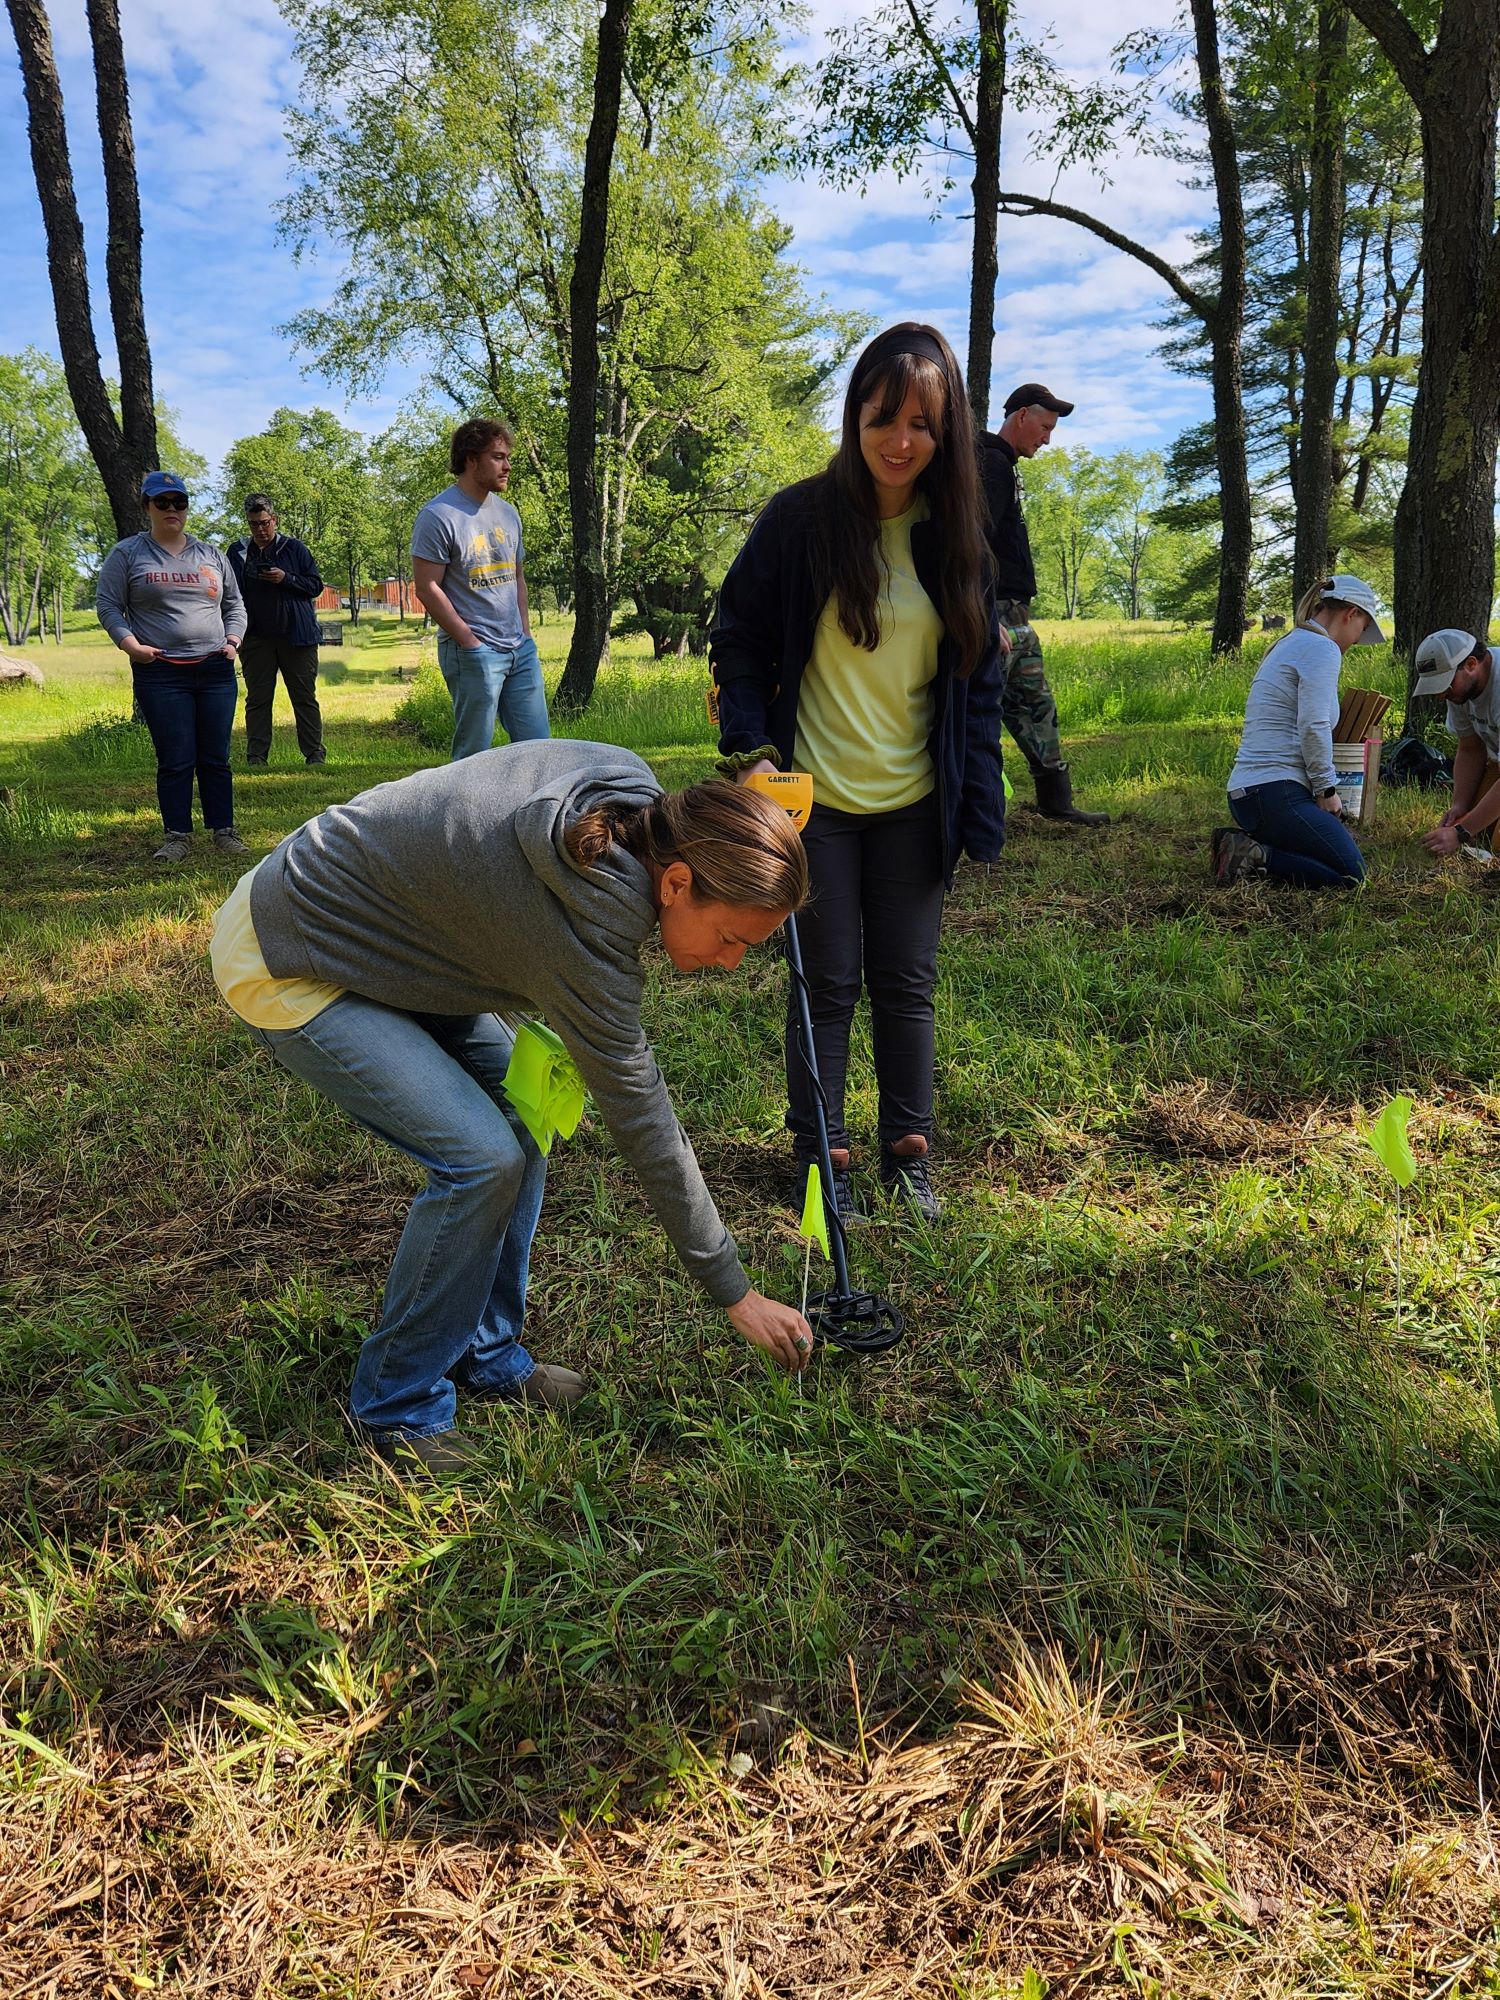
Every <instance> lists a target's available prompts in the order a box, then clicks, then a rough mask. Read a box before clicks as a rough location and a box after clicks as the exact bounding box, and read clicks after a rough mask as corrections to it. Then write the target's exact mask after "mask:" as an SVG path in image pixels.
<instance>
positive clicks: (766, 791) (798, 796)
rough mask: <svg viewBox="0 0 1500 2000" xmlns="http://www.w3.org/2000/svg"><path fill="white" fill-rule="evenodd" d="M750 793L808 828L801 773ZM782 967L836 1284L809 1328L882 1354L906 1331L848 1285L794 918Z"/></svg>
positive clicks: (812, 1312)
mask: <svg viewBox="0 0 1500 2000" xmlns="http://www.w3.org/2000/svg"><path fill="white" fill-rule="evenodd" d="M743 782H744V783H745V784H746V785H748V786H749V787H750V789H751V790H752V791H756V792H759V793H761V794H762V796H763V797H765V798H768V799H770V800H771V801H772V803H773V804H774V805H779V806H784V807H785V809H786V811H787V812H788V813H789V814H790V815H791V821H792V824H793V826H795V827H796V829H797V831H798V833H801V831H802V829H803V828H804V827H805V826H806V825H807V819H808V814H809V813H810V812H811V811H812V802H813V781H812V779H811V778H810V777H809V776H808V775H807V773H806V772H805V771H754V772H752V773H751V774H750V776H749V777H748V778H746V779H744V780H743ZM786 962H787V969H788V970H789V971H790V973H791V976H792V993H793V995H794V997H795V1000H796V1006H797V1044H798V1049H799V1052H800V1054H801V1057H802V1060H803V1062H804V1063H805V1064H806V1065H807V1073H808V1076H809V1077H810V1078H811V1080H812V1091H813V1119H814V1123H815V1124H816V1126H817V1132H818V1167H819V1171H820V1173H821V1174H822V1178H823V1213H824V1215H825V1216H826V1217H827V1218H828V1249H829V1254H830V1256H831V1257H832V1259H833V1274H834V1277H835V1279H836V1280H837V1283H836V1284H835V1286H834V1288H833V1290H832V1291H828V1292H818V1293H816V1294H815V1295H814V1296H813V1297H812V1298H810V1299H809V1300H808V1302H807V1318H808V1324H809V1325H810V1326H811V1327H812V1329H813V1332H814V1333H815V1334H817V1335H818V1336H819V1337H820V1338H822V1339H823V1340H826V1341H828V1342H830V1343H831V1345H833V1346H834V1347H842V1348H843V1349H844V1350H845V1352H846V1353H848V1354H884V1353H885V1352H886V1350H887V1349H888V1348H892V1347H894V1346H895V1345H896V1342H897V1341H898V1340H899V1339H900V1338H901V1335H902V1333H903V1331H904V1330H905V1322H904V1321H903V1320H902V1317H901V1314H900V1313H899V1312H898V1311H897V1309H896V1308H895V1306H893V1305H892V1304H891V1302H890V1300H889V1299H885V1298H881V1297H880V1296H879V1294H878V1293H876V1292H856V1291H855V1290H854V1288H853V1287H852V1285H851V1284H850V1283H849V1258H848V1253H847V1250H846V1247H845V1243H844V1225H843V1221H842V1219H841V1217H840V1215H839V1212H838V1204H837V1203H836V1202H835V1200H834V1198H833V1155H832V1152H831V1151H830V1149H829V1145H828V1099H827V1098H826V1097H825V1096H824V1094H823V1079H822V1078H821V1077H820V1076H819V1075H818V1056H817V1050H816V1047H815V1046H814V1043H813V1027H812V1007H811V1004H810V1001H809V996H808V985H807V974H806V973H805V972H804V971H803V969H802V943H801V940H800V938H799V937H798V936H797V919H796V917H795V916H789V917H788V918H787V920H786Z"/></svg>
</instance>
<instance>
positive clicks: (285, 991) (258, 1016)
mask: <svg viewBox="0 0 1500 2000" xmlns="http://www.w3.org/2000/svg"><path fill="white" fill-rule="evenodd" d="M264 866H265V863H264V862H260V863H257V867H264ZM255 875H256V869H255V868H252V869H251V870H250V873H249V874H248V875H242V876H241V877H240V879H239V881H238V882H236V883H235V885H234V891H233V893H232V895H231V896H230V898H229V901H228V902H227V903H225V904H224V905H223V907H222V908H221V909H219V910H217V911H216V912H215V913H214V935H213V942H212V944H210V946H209V948H208V959H209V963H210V965H212V967H213V972H214V984H215V986H217V987H218V989H219V992H220V993H221V994H222V996H223V998H224V1001H225V1004H226V1005H227V1006H229V1007H232V1008H233V1010H234V1012H235V1013H236V1014H238V1015H239V1017H240V1019H241V1020H242V1021H247V1022H248V1023H249V1025H250V1026H251V1027H252V1028H305V1027H306V1026H307V1024H308V1022H309V1021H311V1020H312V1019H314V1017H315V1016H317V1015H319V1014H321V1013H322V1011H323V1009H324V1008H325V1007H329V1006H331V1005H332V1004H333V1002H334V1001H335V1000H337V999H338V997H339V995H340V994H341V993H343V992H345V991H346V990H347V989H346V988H345V987H342V986H334V985H332V984H331V983H330V982H329V981H328V980H326V979H278V978H277V977H276V975H275V974H274V973H273V972H272V971H271V970H270V968H269V966H268V965H267V964H266V961H265V959H264V957H263V956H262V955H261V949H260V940H259V938H257V937H256V935H255V925H254V924H253V923H252V922H251V920H250V884H251V883H252V882H253V881H254V880H255Z"/></svg>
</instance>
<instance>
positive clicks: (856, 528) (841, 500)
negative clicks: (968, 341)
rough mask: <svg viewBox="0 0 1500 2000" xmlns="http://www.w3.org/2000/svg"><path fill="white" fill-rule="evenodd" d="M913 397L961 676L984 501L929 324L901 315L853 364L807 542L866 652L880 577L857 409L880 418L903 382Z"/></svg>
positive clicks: (976, 612)
mask: <svg viewBox="0 0 1500 2000" xmlns="http://www.w3.org/2000/svg"><path fill="white" fill-rule="evenodd" d="M913 389H915V390H916V392H917V395H918V397H919V398H920V399H921V404H922V411H923V414H924V415H925V416H926V418H927V422H928V424H929V426H930V428H931V431H932V435H933V437H934V438H935V439H936V440H937V450H936V451H935V452H934V453H933V455H932V459H931V462H930V463H929V464H928V466H927V467H926V469H925V470H924V471H923V472H922V474H921V476H920V477H919V478H918V480H917V491H918V492H919V493H921V494H922V495H924V496H925V498H926V501H927V505H928V509H929V512H930V514H931V518H932V521H933V523H934V525H935V526H936V528H937V530H938V534H939V537H940V540H941V544H942V551H943V555H942V598H943V601H942V603H941V604H940V605H939V606H938V610H939V611H940V612H941V614H942V619H943V625H944V629H945V630H946V632H947V635H948V637H949V638H950V639H952V640H953V642H954V645H955V646H956V648H957V650H958V671H959V674H960V675H961V676H963V677H964V678H967V676H968V675H970V674H971V673H973V671H974V669H975V668H976V667H977V666H978V665H979V662H980V660H981V658H982V657H983V655H984V649H985V646H986V644H987V643H988V639H989V626H990V617H989V606H988V604H987V603H986V601H985V589H984V586H985V580H986V577H987V574H988V571H989V567H990V555H989V549H988V547H987V545H986V542H985V538H984V504H983V500H982V498H981V495H980V488H979V460H978V455H977V449H976V440H975V437H974V420H973V416H972V414H971V412H970V409H969V402H968V398H967V396H966V395H965V393H964V383H963V376H962V375H961V374H960V373H959V367H958V358H957V356H956V355H955V354H954V352H953V349H952V348H951V347H950V346H949V345H948V343H947V341H946V340H944V338H943V336H942V335H941V334H940V333H939V332H938V330H937V328H936V327H935V326H923V325H921V324H920V323H919V322H918V321H916V320H903V321H902V322H901V324H900V325H899V326H890V327H887V328H886V330H885V332H884V333H880V334H877V335H876V336H875V338H874V339H873V340H872V341H871V342H870V344H869V346H868V347H867V348H866V349H865V351H864V353H863V354H861V355H860V357H859V359H858V361H856V362H855V364H854V372H853V374H852V375H851V376H850V377H849V387H848V390H847V392H846V394H845V396H844V416H843V427H842V430H841V432H840V436H839V447H838V450H837V451H836V452H835V453H834V455H833V458H832V460H831V461H830V463H829V466H828V469H827V471H826V472H822V473H819V474H818V475H817V477H816V478H815V479H811V480H808V481H807V482H806V485H807V487H808V489H809V490H810V491H811V492H812V495H813V498H814V501H815V505H816V519H817V523H818V529H817V539H816V542H815V544H814V563H815V566H816V567H815V574H816V577H817V583H818V589H819V593H820V596H822V597H824V598H825V599H826V598H827V597H830V596H832V597H836V598H837V600H838V616H839V624H840V625H841V626H842V627H843V629H844V631H845V632H846V633H847V634H848V635H849V637H850V638H851V639H852V640H853V641H854V643H855V645H856V646H863V647H865V648H866V649H867V650H868V651H870V652H872V653H873V652H874V650H875V648H876V647H877V646H878V645H879V643H880V592H881V585H882V583H883V581H884V579H883V578H882V576H881V574H880V562H879V559H878V555H877V551H878V550H879V547H880V515H879V513H878V511H877V509H876V504H875V482H874V480H873V479H871V477H870V470H869V467H868V466H867V465H866V464H865V460H864V453H863V452H862V451H861V449H860V441H859V434H860V423H859V420H860V412H861V410H862V409H863V406H864V405H865V404H866V403H874V404H875V405H876V412H875V422H876V423H877V424H888V423H889V422H890V421H891V419H892V417H894V416H895V414H896V412H897V411H898V410H899V409H900V408H901V405H902V404H903V403H904V402H905V401H906V398H907V396H908V394H909V393H910V392H911V390H913Z"/></svg>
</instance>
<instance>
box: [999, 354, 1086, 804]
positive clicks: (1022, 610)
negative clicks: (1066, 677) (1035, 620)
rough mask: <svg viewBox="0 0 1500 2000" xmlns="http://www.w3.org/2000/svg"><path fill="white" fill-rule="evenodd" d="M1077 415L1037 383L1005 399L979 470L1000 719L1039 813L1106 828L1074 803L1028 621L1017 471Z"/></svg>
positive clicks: (1026, 553) (1030, 585)
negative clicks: (1005, 646) (1006, 638)
mask: <svg viewBox="0 0 1500 2000" xmlns="http://www.w3.org/2000/svg"><path fill="white" fill-rule="evenodd" d="M1072 412H1073V405H1072V404H1071V403H1065V402H1063V400H1062V399H1061V397H1059V396H1054V395H1053V393H1052V391H1051V390H1050V389H1046V388H1043V386H1042V384H1041V383H1040V382H1023V383H1022V384H1021V386H1020V388H1019V389H1015V390H1012V392H1011V394H1010V395H1009V396H1008V397H1007V398H1006V400H1005V422H1004V423H1003V424H1002V425H1001V426H1000V429H999V430H998V431H981V432H980V434H979V472H980V478H981V479H982V481H983V483H984V497H985V501H986V504H987V505H988V507H989V516H990V525H989V541H990V550H991V553H992V554H993V555H994V558H995V570H996V577H995V589H996V593H997V595H998V597H999V600H1000V606H999V609H1000V622H1001V624H1002V625H1003V626H1005V627H1006V628H1007V629H1008V631H1009V632H1010V657H1009V659H1008V660H1007V661H1006V663H1005V664H1006V670H1007V671H1006V676H1005V693H1004V696H1003V697H1002V700H1001V705H1000V714H1001V718H1002V719H1003V721H1004V723H1005V726H1006V728H1007V729H1008V730H1009V731H1010V733H1011V735H1012V736H1013V737H1014V738H1015V740H1016V743H1017V746H1018V747H1019V749H1020V751H1021V754H1022V756H1023V757H1024V758H1025V759H1026V762H1027V763H1028V764H1029V765H1030V767H1031V776H1032V779H1033V782H1034V783H1035V785H1036V802H1037V807H1038V810H1039V811H1040V812H1042V813H1043V814H1044V815H1045V816H1046V817H1047V818H1048V819H1061V820H1067V821H1069V822H1070V823H1071V824H1072V825H1074V826H1108V825H1109V814H1108V813H1097V812H1085V811H1084V810H1083V809H1082V807H1081V806H1075V805H1074V803H1073V780H1072V777H1071V775H1070V774H1069V771H1068V766H1067V764H1066V762H1065V761H1064V758H1063V753H1062V739H1061V737H1060V736H1059V734H1058V727H1057V703H1056V701H1055V700H1054V699H1053V695H1052V690H1051V688H1050V687H1048V685H1047V673H1046V669H1045V667H1044V665H1043V663H1042V642H1041V640H1040V639H1039V638H1038V637H1037V634H1036V629H1035V627H1034V626H1033V625H1032V623H1031V600H1032V598H1033V597H1035V596H1036V570H1035V568H1034V567H1033V565H1032V561H1031V542H1030V539H1029V537H1028V536H1027V533H1026V520H1025V516H1024V515H1023V514H1022V512H1021V486H1020V479H1019V477H1018V475H1017V471H1016V467H1017V463H1018V461H1019V460H1021V459H1023V458H1034V457H1035V456H1036V454H1037V453H1038V452H1039V451H1040V450H1041V448H1042V446H1043V445H1044V444H1045V443H1046V442H1047V440H1048V439H1049V438H1050V437H1051V435H1052V433H1053V431H1054V430H1055V429H1056V428H1057V420H1058V418H1059V417H1066V416H1071V415H1072Z"/></svg>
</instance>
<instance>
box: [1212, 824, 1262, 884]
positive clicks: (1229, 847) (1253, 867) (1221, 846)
mask: <svg viewBox="0 0 1500 2000" xmlns="http://www.w3.org/2000/svg"><path fill="white" fill-rule="evenodd" d="M1211 850H1212V854H1213V870H1214V881H1215V882H1216V883H1217V884H1218V886H1219V887H1220V888H1221V889H1227V888H1228V887H1229V885H1230V883H1231V882H1253V881H1254V880H1255V879H1256V878H1257V877H1258V876H1261V875H1264V874H1265V872H1266V863H1267V861H1268V860H1269V858H1270V857H1269V856H1268V854H1267V853H1266V850H1265V848H1264V847H1263V846H1262V845H1261V843H1260V842H1259V841H1258V840H1252V839H1251V838H1250V836H1249V834H1248V833H1242V832H1241V831H1240V829H1239V828H1238V827H1237V826H1216V827H1215V828H1214V830H1213V836H1212V841H1211Z"/></svg>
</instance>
